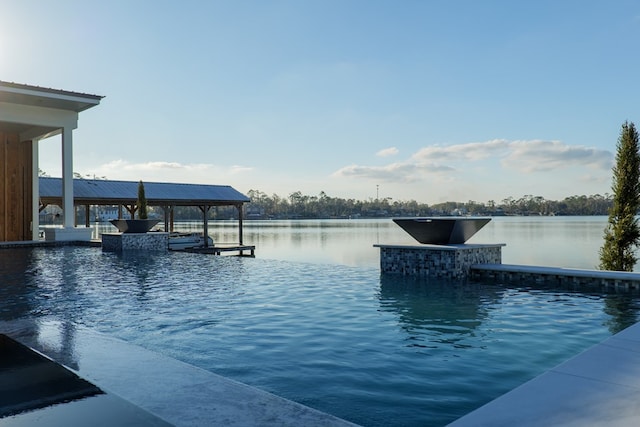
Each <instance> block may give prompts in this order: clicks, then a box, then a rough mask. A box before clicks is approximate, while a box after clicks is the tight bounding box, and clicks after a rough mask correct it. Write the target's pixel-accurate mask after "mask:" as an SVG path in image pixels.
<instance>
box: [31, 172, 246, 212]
mask: <svg viewBox="0 0 640 427" xmlns="http://www.w3.org/2000/svg"><path fill="white" fill-rule="evenodd" d="M39 184H40V202H41V203H42V204H45V205H46V204H59V203H61V201H62V178H49V177H40V178H39ZM144 191H145V196H146V198H147V204H148V205H150V206H200V205H209V206H228V205H239V204H243V203H248V202H250V201H251V199H249V198H248V197H247V196H245V195H244V194H242V193H240V192H239V191H237V190H235V189H234V188H233V187H230V186H228V185H205V184H175V183H165V182H144ZM73 199H74V204H75V205H119V204H122V205H128V204H135V203H136V202H137V199H138V181H112V180H100V179H74V180H73Z"/></svg>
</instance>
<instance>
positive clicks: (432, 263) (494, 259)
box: [374, 243, 505, 279]
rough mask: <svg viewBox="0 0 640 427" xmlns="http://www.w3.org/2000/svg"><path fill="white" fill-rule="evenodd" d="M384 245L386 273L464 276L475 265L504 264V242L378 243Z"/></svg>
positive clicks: (383, 268)
mask: <svg viewBox="0 0 640 427" xmlns="http://www.w3.org/2000/svg"><path fill="white" fill-rule="evenodd" d="M374 246H375V247H378V248H380V270H381V272H382V273H386V274H402V275H406V276H420V277H437V278H446V279H464V278H467V277H468V276H469V272H470V267H471V265H473V264H500V263H501V262H502V247H503V246H505V245H504V244H503V243H500V244H483V245H477V244H476V245H467V244H462V245H446V246H445V245H420V246H401V245H374Z"/></svg>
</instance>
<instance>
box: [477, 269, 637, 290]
mask: <svg viewBox="0 0 640 427" xmlns="http://www.w3.org/2000/svg"><path fill="white" fill-rule="evenodd" d="M493 267H494V266H482V265H479V266H474V268H472V269H471V272H470V277H471V278H472V279H474V280H481V281H490V282H493V283H496V282H502V283H517V284H519V285H522V284H536V285H539V284H544V285H563V286H575V287H577V288H581V287H595V288H610V289H614V290H624V291H629V290H635V291H638V290H640V274H638V273H628V272H620V271H603V270H577V269H576V270H572V269H561V268H554V267H548V268H545V270H546V271H542V268H539V267H529V268H531V270H530V271H527V266H523V267H518V266H510V265H507V266H504V269H495V268H493Z"/></svg>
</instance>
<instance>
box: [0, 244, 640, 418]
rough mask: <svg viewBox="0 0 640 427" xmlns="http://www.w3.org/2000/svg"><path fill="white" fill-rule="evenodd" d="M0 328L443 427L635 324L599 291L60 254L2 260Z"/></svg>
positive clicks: (292, 266) (351, 412) (228, 261)
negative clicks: (169, 361) (114, 344)
mask: <svg viewBox="0 0 640 427" xmlns="http://www.w3.org/2000/svg"><path fill="white" fill-rule="evenodd" d="M0 278H1V279H0V280H2V282H3V286H1V287H0V301H1V302H0V319H3V320H8V319H15V318H20V317H27V316H48V317H54V318H56V319H59V320H61V321H63V322H72V323H77V324H82V325H86V326H88V327H90V328H93V329H95V330H98V331H101V332H104V333H107V334H110V335H112V336H116V337H119V338H122V339H124V340H126V341H129V342H132V343H135V344H139V345H142V346H144V347H146V348H149V349H152V350H154V351H157V352H160V353H163V354H166V355H169V356H172V357H175V358H177V359H179V360H182V361H185V362H188V363H191V364H194V365H196V366H199V367H202V368H204V369H207V370H210V371H212V372H215V373H218V374H221V375H224V376H227V377H230V378H233V379H235V380H238V381H241V382H244V383H247V384H250V385H253V386H256V387H259V388H261V389H264V390H267V391H270V392H273V393H275V394H277V395H279V396H283V397H286V398H289V399H291V400H294V401H297V402H300V403H303V404H305V405H308V406H311V407H313V408H316V409H319V410H321V411H324V412H328V413H331V414H333V415H336V416H338V417H341V418H344V419H347V420H349V421H352V422H355V423H358V424H361V425H365V426H383V425H384V426H390V425H402V426H412V425H415V426H419V425H420V426H424V425H430V426H438V425H445V424H447V423H448V422H451V421H453V420H455V419H456V418H458V417H460V416H462V415H464V414H466V413H467V412H469V411H471V410H473V409H475V408H477V407H479V406H480V405H482V404H484V403H486V402H488V401H490V400H492V399H493V398H495V397H497V396H499V395H500V394H503V393H504V392H506V391H508V390H510V389H512V388H514V387H515V386H517V385H519V384H521V383H523V382H525V381H527V380H528V379H530V378H532V377H534V376H536V375H538V374H540V373H542V372H543V371H545V370H547V369H549V368H551V367H553V366H555V365H557V364H558V363H560V362H562V361H564V360H566V359H568V358H569V357H571V356H573V355H575V354H577V353H578V352H580V351H582V350H584V349H586V348H588V347H589V346H591V345H593V344H595V343H597V342H599V341H601V340H603V339H604V338H606V337H608V336H610V335H611V334H613V333H615V332H618V331H620V330H622V329H624V328H625V327H627V326H629V325H631V324H633V323H635V322H636V320H637V318H638V313H639V312H640V302H639V301H640V300H639V299H638V296H637V295H632V294H624V293H618V294H606V293H601V292H599V291H598V290H593V291H589V292H577V291H574V290H571V289H561V288H558V289H549V288H546V289H545V288H530V287H526V286H524V285H523V286H504V285H501V284H486V283H462V282H441V281H434V280H425V279H409V278H402V277H393V276H391V277H390V276H381V275H380V273H379V270H378V269H377V268H369V267H348V266H343V265H322V264H311V263H300V262H297V263H294V262H287V261H278V260H263V259H257V258H238V257H218V256H204V255H198V254H186V253H168V254H140V253H131V254H115V253H103V252H102V251H101V250H100V249H99V248H86V247H62V248H55V249H40V248H33V249H16V250H2V251H0Z"/></svg>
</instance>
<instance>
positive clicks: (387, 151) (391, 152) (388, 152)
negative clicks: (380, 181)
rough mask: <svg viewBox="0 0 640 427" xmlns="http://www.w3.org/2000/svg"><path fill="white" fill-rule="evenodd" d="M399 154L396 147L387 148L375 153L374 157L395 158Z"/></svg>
mask: <svg viewBox="0 0 640 427" xmlns="http://www.w3.org/2000/svg"><path fill="white" fill-rule="evenodd" d="M399 152H400V151H399V150H398V149H397V148H396V147H389V148H384V149H382V150H380V151H378V152H377V153H376V156H378V157H390V156H395V155H396V154H398V153H399Z"/></svg>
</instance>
